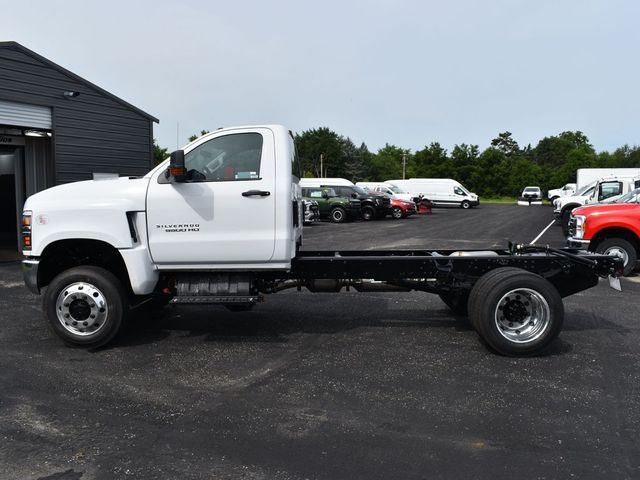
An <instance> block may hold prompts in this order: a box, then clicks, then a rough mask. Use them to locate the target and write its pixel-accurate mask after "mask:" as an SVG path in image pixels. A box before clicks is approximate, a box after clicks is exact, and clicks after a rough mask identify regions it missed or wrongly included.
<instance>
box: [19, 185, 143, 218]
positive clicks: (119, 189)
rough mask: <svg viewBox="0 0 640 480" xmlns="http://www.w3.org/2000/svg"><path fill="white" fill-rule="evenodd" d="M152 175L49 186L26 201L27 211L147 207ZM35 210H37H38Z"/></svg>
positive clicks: (134, 208) (140, 208) (125, 210)
mask: <svg viewBox="0 0 640 480" xmlns="http://www.w3.org/2000/svg"><path fill="white" fill-rule="evenodd" d="M148 184H149V179H148V178H128V177H117V178H116V177H114V178H108V179H104V180H87V181H84V182H75V183H67V184H65V185H58V186H57V187H52V188H48V189H47V190H43V191H42V192H39V193H36V194H35V195H32V196H30V197H29V198H28V199H27V201H26V202H25V204H24V209H25V210H33V211H38V210H43V209H44V210H55V209H63V210H70V209H74V208H77V209H82V210H86V209H88V208H94V207H95V208H96V212H99V211H100V209H103V208H105V206H106V207H114V206H116V205H117V207H116V208H118V209H121V210H122V211H123V212H127V211H141V210H144V209H145V198H146V192H147V185H148ZM34 213H35V212H34Z"/></svg>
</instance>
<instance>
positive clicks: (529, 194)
mask: <svg viewBox="0 0 640 480" xmlns="http://www.w3.org/2000/svg"><path fill="white" fill-rule="evenodd" d="M520 197H521V198H522V200H525V201H527V200H528V201H530V202H532V201H541V200H542V190H540V187H524V190H523V191H522V194H521V195H520Z"/></svg>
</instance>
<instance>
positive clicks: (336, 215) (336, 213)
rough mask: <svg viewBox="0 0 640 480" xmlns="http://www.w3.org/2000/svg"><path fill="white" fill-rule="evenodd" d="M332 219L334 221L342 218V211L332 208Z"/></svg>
mask: <svg viewBox="0 0 640 480" xmlns="http://www.w3.org/2000/svg"><path fill="white" fill-rule="evenodd" d="M333 219H334V220H335V221H336V222H339V221H341V220H342V212H341V211H340V210H334V211H333Z"/></svg>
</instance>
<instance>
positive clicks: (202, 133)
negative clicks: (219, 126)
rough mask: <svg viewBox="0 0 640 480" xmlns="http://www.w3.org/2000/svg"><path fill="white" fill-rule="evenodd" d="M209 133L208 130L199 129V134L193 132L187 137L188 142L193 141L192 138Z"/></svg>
mask: <svg viewBox="0 0 640 480" xmlns="http://www.w3.org/2000/svg"><path fill="white" fill-rule="evenodd" d="M207 133H209V130H200V135H196V134H195V133H194V134H193V135H191V136H190V137H189V142H193V141H194V140H196V139H198V138H200V137H201V136H203V135H206V134H207Z"/></svg>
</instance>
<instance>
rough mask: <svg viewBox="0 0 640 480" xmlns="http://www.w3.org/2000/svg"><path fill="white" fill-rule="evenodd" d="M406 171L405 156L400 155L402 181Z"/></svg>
mask: <svg viewBox="0 0 640 480" xmlns="http://www.w3.org/2000/svg"><path fill="white" fill-rule="evenodd" d="M406 170H407V155H406V154H404V153H403V154H402V179H403V180H404V177H405V172H406Z"/></svg>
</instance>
